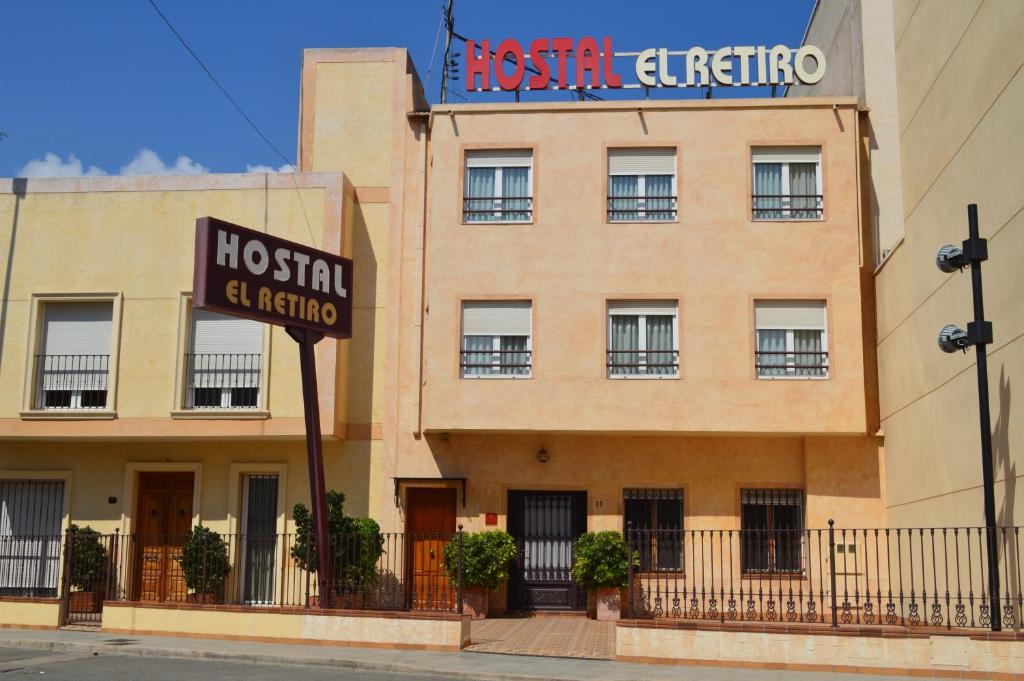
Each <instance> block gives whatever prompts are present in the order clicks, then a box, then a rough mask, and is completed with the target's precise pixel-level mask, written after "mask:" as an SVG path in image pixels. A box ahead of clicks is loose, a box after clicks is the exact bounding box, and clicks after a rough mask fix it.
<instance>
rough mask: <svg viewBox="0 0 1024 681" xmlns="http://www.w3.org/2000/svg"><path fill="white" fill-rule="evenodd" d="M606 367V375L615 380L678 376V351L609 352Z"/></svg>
mask: <svg viewBox="0 0 1024 681" xmlns="http://www.w3.org/2000/svg"><path fill="white" fill-rule="evenodd" d="M606 367H607V369H608V375H609V376H611V377H616V378H623V377H629V376H667V377H671V376H678V375H679V351H678V350H609V351H608V352H607V358H606Z"/></svg>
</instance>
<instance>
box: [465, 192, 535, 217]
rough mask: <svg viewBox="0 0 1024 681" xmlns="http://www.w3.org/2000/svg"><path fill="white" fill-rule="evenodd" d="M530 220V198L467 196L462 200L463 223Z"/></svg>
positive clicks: (531, 213) (531, 205)
mask: <svg viewBox="0 0 1024 681" xmlns="http://www.w3.org/2000/svg"><path fill="white" fill-rule="evenodd" d="M532 219H533V197H532V196H473V197H468V196H467V197H463V199H462V220H463V222H494V221H497V222H526V221H529V220H532Z"/></svg>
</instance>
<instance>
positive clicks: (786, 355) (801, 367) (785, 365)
mask: <svg viewBox="0 0 1024 681" xmlns="http://www.w3.org/2000/svg"><path fill="white" fill-rule="evenodd" d="M754 368H755V369H757V375H758V376H762V377H771V376H806V377H819V378H824V377H826V376H828V353H827V352H811V351H803V350H797V351H794V352H787V351H785V350H758V351H757V352H755V353H754Z"/></svg>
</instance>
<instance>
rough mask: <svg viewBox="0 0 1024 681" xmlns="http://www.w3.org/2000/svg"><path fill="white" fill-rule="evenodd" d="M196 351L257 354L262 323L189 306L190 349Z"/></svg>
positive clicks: (212, 353) (260, 344)
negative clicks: (190, 319) (190, 310)
mask: <svg viewBox="0 0 1024 681" xmlns="http://www.w3.org/2000/svg"><path fill="white" fill-rule="evenodd" d="M190 352H192V353H193V354H197V355H258V354H260V353H262V352H263V325H262V324H261V323H259V322H254V321H252V320H251V319H240V318H238V317H230V316H228V315H223V314H220V313H217V312H211V311H209V310H197V309H193V310H192V349H191V351H190Z"/></svg>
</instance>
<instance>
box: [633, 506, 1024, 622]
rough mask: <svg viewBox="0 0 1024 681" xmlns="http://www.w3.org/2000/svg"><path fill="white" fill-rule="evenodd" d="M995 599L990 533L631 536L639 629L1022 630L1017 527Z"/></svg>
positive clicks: (1002, 532)
mask: <svg viewBox="0 0 1024 681" xmlns="http://www.w3.org/2000/svg"><path fill="white" fill-rule="evenodd" d="M995 531H996V534H997V539H998V544H999V556H1000V557H999V560H1000V563H1001V564H1000V570H1001V573H1002V575H1003V577H1002V587H1001V589H1000V591H999V593H996V594H992V593H991V590H990V588H989V585H988V584H987V583H986V579H987V574H988V573H987V564H988V562H987V558H986V552H985V537H986V530H985V528H980V527H959V528H910V529H908V528H890V529H839V528H835V527H834V526H832V525H831V524H830V525H829V527H828V528H827V529H808V530H638V529H633V528H632V527H629V528H627V531H626V535H627V540H628V542H629V545H630V547H631V552H633V554H634V555H635V556H637V558H638V560H637V561H636V562H637V563H638V565H637V566H636V567H633V566H631V567H630V577H629V586H628V597H627V603H628V605H629V607H628V610H629V612H630V613H631V614H630V616H631V617H634V618H670V619H681V620H682V619H685V620H708V621H715V620H717V621H721V622H726V621H730V622H736V621H739V622H744V621H746V622H750V621H752V622H761V623H766V622H780V623H806V624H828V625H831V626H836V627H841V626H846V625H888V626H903V627H930V628H933V629H942V630H946V631H952V630H958V629H978V628H983V629H988V628H990V627H991V626H992V617H993V613H992V611H991V610H992V607H991V604H992V603H993V602H996V603H998V604H999V612H998V613H996V615H995V616H997V617H1000V618H1001V620H1000V622H1001V624H1002V626H1003V627H1004V628H1006V629H1019V628H1020V626H1021V611H1022V609H1024V599H1022V592H1021V564H1020V558H1021V538H1020V528H1019V527H1001V528H997V529H996V530H995Z"/></svg>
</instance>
